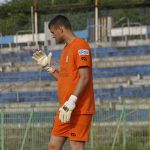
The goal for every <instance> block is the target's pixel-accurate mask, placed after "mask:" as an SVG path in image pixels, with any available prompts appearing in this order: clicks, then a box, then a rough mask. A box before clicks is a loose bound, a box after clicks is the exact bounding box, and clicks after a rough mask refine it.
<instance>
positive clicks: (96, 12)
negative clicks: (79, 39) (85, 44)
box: [95, 0, 100, 42]
mask: <svg viewBox="0 0 150 150" xmlns="http://www.w3.org/2000/svg"><path fill="white" fill-rule="evenodd" d="M99 1H100V0H95V42H97V41H98V6H99Z"/></svg>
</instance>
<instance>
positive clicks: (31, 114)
mask: <svg viewBox="0 0 150 150" xmlns="http://www.w3.org/2000/svg"><path fill="white" fill-rule="evenodd" d="M32 116H33V111H32V112H31V113H30V118H29V120H28V123H27V128H26V130H25V134H24V137H23V141H22V144H21V148H20V149H21V150H23V147H24V144H25V140H26V137H27V133H28V130H29V127H30V125H31V120H32Z"/></svg>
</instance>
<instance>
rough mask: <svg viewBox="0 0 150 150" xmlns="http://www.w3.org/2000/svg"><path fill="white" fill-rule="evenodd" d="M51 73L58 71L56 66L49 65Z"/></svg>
mask: <svg viewBox="0 0 150 150" xmlns="http://www.w3.org/2000/svg"><path fill="white" fill-rule="evenodd" d="M47 71H48V72H49V73H54V72H55V71H56V68H55V67H54V66H51V67H49V69H48V70H47Z"/></svg>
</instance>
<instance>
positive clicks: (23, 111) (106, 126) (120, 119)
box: [0, 100, 150, 150]
mask: <svg viewBox="0 0 150 150" xmlns="http://www.w3.org/2000/svg"><path fill="white" fill-rule="evenodd" d="M148 101H149V100H146V101H144V100H141V101H139V102H137V101H134V102H132V103H130V104H128V103H126V102H120V103H112V102H107V103H105V104H100V105H98V104H97V105H96V106H97V113H96V115H95V116H94V118H93V125H92V130H91V134H90V141H89V142H88V143H87V145H86V149H88V150H99V149H100V150H148V149H149V148H150V105H149V104H148ZM33 104H34V103H28V104H26V103H24V104H23V103H22V104H20V105H19V104H17V105H16V104H5V105H3V106H2V105H1V109H0V111H1V114H0V115H1V120H0V121H1V124H0V142H1V144H0V149H1V150H47V148H48V141H49V139H50V131H51V127H52V123H53V117H54V115H55V111H56V109H57V104H53V105H51V104H49V103H43V104H42V103H38V105H37V103H36V105H33ZM64 149H69V144H68V142H67V143H66V144H65V146H64Z"/></svg>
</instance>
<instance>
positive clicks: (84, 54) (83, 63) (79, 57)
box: [74, 43, 91, 68]
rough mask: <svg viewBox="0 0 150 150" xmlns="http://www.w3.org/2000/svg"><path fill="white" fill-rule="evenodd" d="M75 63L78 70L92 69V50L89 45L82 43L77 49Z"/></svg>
mask: <svg viewBox="0 0 150 150" xmlns="http://www.w3.org/2000/svg"><path fill="white" fill-rule="evenodd" d="M74 57H75V63H76V66H77V68H80V67H91V50H90V47H89V46H88V44H86V43H80V44H79V45H78V46H77V47H76V48H75V56H74Z"/></svg>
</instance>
